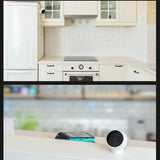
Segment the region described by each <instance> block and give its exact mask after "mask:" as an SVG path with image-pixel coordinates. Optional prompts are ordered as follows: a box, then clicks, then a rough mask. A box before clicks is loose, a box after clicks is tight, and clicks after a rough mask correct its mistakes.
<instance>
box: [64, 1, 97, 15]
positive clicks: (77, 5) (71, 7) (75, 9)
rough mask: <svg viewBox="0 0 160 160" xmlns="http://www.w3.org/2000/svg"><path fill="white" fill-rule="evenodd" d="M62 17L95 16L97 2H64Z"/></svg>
mask: <svg viewBox="0 0 160 160" xmlns="http://www.w3.org/2000/svg"><path fill="white" fill-rule="evenodd" d="M64 15H97V1H64Z"/></svg>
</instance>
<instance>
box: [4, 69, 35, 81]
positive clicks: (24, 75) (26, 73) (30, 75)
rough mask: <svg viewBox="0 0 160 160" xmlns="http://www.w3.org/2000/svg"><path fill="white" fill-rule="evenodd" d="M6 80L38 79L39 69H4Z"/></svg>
mask: <svg viewBox="0 0 160 160" xmlns="http://www.w3.org/2000/svg"><path fill="white" fill-rule="evenodd" d="M3 80H4V81H37V70H4V72H3Z"/></svg>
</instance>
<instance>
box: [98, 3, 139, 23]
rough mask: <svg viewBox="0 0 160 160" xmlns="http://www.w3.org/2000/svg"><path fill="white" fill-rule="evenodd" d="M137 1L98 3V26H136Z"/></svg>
mask: <svg viewBox="0 0 160 160" xmlns="http://www.w3.org/2000/svg"><path fill="white" fill-rule="evenodd" d="M136 21H137V3H136V1H98V17H97V20H96V25H97V26H135V25H136Z"/></svg>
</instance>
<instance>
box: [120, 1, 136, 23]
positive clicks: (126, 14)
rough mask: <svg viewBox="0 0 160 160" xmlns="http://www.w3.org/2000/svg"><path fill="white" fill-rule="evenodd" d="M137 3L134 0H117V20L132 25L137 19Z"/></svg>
mask: <svg viewBox="0 0 160 160" xmlns="http://www.w3.org/2000/svg"><path fill="white" fill-rule="evenodd" d="M136 8H137V3H136V1H120V2H119V11H120V12H119V22H120V23H124V24H125V23H130V24H132V23H133V25H134V24H135V23H136V21H137V9H136Z"/></svg>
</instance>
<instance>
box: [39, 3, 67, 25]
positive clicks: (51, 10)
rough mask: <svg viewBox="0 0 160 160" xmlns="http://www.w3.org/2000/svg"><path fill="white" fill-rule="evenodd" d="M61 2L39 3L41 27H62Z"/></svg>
mask: <svg viewBox="0 0 160 160" xmlns="http://www.w3.org/2000/svg"><path fill="white" fill-rule="evenodd" d="M63 3H64V2H63V1H41V8H44V9H45V13H44V14H42V23H43V26H64V15H63Z"/></svg>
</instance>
